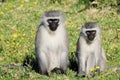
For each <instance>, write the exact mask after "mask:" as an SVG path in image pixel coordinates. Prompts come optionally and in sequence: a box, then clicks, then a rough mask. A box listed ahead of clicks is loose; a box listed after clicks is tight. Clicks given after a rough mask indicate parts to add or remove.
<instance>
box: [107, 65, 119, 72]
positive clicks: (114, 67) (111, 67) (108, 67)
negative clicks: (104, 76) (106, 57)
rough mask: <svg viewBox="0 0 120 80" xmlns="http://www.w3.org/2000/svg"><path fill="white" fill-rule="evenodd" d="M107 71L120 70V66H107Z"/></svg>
mask: <svg viewBox="0 0 120 80" xmlns="http://www.w3.org/2000/svg"><path fill="white" fill-rule="evenodd" d="M107 69H112V70H115V71H117V70H120V66H107Z"/></svg>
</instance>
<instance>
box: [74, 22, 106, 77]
mask: <svg viewBox="0 0 120 80" xmlns="http://www.w3.org/2000/svg"><path fill="white" fill-rule="evenodd" d="M76 57H77V62H78V74H77V75H78V76H82V77H84V76H86V75H92V76H93V75H94V74H93V72H92V71H91V70H90V69H91V68H96V67H99V69H98V70H97V71H98V72H101V71H103V70H104V69H105V68H106V56H105V54H104V50H103V48H102V45H101V28H100V26H99V25H98V24H97V23H95V22H87V23H85V24H84V25H83V26H82V28H81V32H80V36H79V39H78V42H77V49H76Z"/></svg>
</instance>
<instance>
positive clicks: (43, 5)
mask: <svg viewBox="0 0 120 80" xmlns="http://www.w3.org/2000/svg"><path fill="white" fill-rule="evenodd" d="M53 1H54V0H53ZM59 1H60V0H59ZM79 1H80V0H79ZM103 1H105V0H103ZM106 1H107V0H106ZM101 3H102V2H101ZM101 3H100V4H99V5H98V7H96V8H93V7H90V8H89V9H86V10H83V11H82V12H79V11H80V10H81V9H83V8H84V7H85V4H82V3H77V0H74V1H73V0H68V1H67V0H64V1H60V2H55V3H53V2H52V1H50V0H44V1H43V0H8V1H6V2H5V3H3V4H1V5H0V80H37V79H39V80H78V79H80V80H89V79H91V80H120V71H116V70H115V69H108V70H106V71H104V72H103V73H101V74H100V75H96V76H95V77H94V78H91V77H89V78H78V77H75V75H76V72H75V71H74V70H73V69H68V70H67V75H62V74H55V73H51V74H50V77H47V76H44V75H40V74H38V73H36V72H35V71H34V70H31V69H30V68H31V67H32V66H33V61H32V60H34V58H35V56H34V39H35V34H36V30H37V28H38V25H39V22H40V17H41V15H42V14H43V13H44V11H47V10H54V9H55V10H62V11H63V12H65V15H66V28H67V31H68V34H69V39H70V52H69V57H70V61H71V63H73V62H74V61H75V56H74V52H75V49H76V41H77V38H78V36H79V32H80V28H81V26H82V25H83V24H84V23H85V22H87V21H95V22H97V23H99V24H100V25H101V26H102V29H103V31H102V43H103V47H104V49H105V52H106V56H107V64H108V65H109V66H120V57H119V56H120V14H119V13H118V7H117V6H116V4H117V1H116V0H111V3H110V4H107V2H106V3H104V4H101ZM24 63H29V64H30V65H28V69H27V70H22V69H8V68H7V67H1V66H2V65H8V64H15V65H23V64H24ZM75 66H76V65H73V67H75Z"/></svg>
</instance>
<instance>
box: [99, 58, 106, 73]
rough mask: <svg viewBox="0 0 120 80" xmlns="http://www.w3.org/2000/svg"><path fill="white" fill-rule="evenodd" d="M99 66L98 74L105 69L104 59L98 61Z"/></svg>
mask: <svg viewBox="0 0 120 80" xmlns="http://www.w3.org/2000/svg"><path fill="white" fill-rule="evenodd" d="M99 65H100V71H99V73H100V72H102V71H103V70H104V69H105V68H106V67H107V65H106V61H105V59H104V58H101V59H100V64H99Z"/></svg>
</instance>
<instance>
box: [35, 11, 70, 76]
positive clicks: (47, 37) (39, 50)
mask: <svg viewBox="0 0 120 80" xmlns="http://www.w3.org/2000/svg"><path fill="white" fill-rule="evenodd" d="M64 22H65V18H64V15H63V12H61V11H57V10H53V11H48V12H45V13H44V15H43V16H42V18H41V22H40V26H39V28H38V31H37V34H36V39H35V52H36V58H37V61H38V65H39V68H40V73H41V74H48V73H49V72H50V71H52V70H53V69H55V68H59V69H60V71H61V73H66V69H67V65H68V62H69V59H68V49H69V42H68V35H67V32H66V29H65V23H64Z"/></svg>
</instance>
